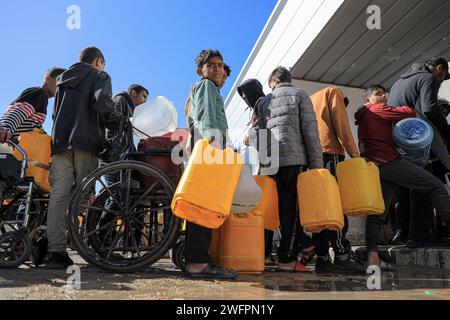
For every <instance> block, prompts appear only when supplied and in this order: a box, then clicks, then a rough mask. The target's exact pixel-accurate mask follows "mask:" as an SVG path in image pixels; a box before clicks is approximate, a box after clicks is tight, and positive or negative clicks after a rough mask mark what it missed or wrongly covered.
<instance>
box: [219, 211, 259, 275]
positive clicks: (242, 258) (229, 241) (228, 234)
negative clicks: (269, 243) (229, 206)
mask: <svg viewBox="0 0 450 320" xmlns="http://www.w3.org/2000/svg"><path fill="white" fill-rule="evenodd" d="M264 255H265V250H264V219H263V217H261V216H255V215H254V214H231V215H230V216H229V217H228V219H227V220H226V221H225V223H224V224H223V226H222V227H221V228H220V249H219V256H220V258H219V264H220V265H221V266H222V267H225V268H230V269H234V270H236V272H238V273H244V274H261V273H263V272H264V268H265V261H264Z"/></svg>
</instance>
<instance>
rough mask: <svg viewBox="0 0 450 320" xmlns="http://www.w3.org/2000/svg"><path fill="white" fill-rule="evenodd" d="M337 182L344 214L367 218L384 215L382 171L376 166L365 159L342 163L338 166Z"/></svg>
mask: <svg viewBox="0 0 450 320" xmlns="http://www.w3.org/2000/svg"><path fill="white" fill-rule="evenodd" d="M337 180H338V184H339V190H340V193H341V202H342V210H343V212H344V214H346V215H348V216H367V215H377V214H383V213H384V211H385V207H384V200H383V193H382V191H381V182H380V171H379V170H378V167H377V165H376V164H374V163H372V162H367V161H366V160H365V159H363V158H356V159H351V160H347V161H344V162H341V163H339V164H338V166H337Z"/></svg>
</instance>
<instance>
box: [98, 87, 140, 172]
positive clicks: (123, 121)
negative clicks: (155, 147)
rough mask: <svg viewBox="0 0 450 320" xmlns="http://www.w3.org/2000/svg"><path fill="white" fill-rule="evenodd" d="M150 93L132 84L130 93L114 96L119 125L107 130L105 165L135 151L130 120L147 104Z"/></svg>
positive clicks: (103, 158) (129, 89) (104, 154)
mask: <svg viewBox="0 0 450 320" xmlns="http://www.w3.org/2000/svg"><path fill="white" fill-rule="evenodd" d="M148 95H149V92H148V90H147V89H146V88H144V87H143V86H141V85H138V84H132V85H131V86H130V87H129V88H128V91H127V92H126V91H123V92H120V93H118V94H117V95H116V96H114V98H113V101H114V104H115V106H114V108H115V111H116V113H117V115H120V116H119V117H118V119H117V125H116V126H115V127H114V128H111V129H107V130H106V140H107V145H108V148H107V150H105V152H104V153H103V154H102V155H101V157H102V160H103V163H110V162H114V161H119V160H120V158H121V156H123V155H124V154H126V153H127V152H128V151H131V150H134V145H133V141H132V140H131V141H129V140H130V139H131V135H130V134H129V133H130V132H129V130H131V129H132V128H131V126H130V119H131V118H132V117H133V113H134V110H135V109H136V108H137V107H138V106H140V105H142V104H144V103H145V102H147V98H148Z"/></svg>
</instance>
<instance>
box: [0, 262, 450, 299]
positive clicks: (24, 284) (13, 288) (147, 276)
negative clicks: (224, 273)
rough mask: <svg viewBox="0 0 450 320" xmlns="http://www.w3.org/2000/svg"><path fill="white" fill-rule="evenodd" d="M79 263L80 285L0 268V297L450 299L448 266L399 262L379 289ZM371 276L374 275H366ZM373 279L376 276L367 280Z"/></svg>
mask: <svg viewBox="0 0 450 320" xmlns="http://www.w3.org/2000/svg"><path fill="white" fill-rule="evenodd" d="M73 258H75V261H76V262H77V263H78V265H79V266H80V267H81V284H80V285H81V288H80V290H75V289H73V288H72V287H68V286H67V285H66V284H67V282H66V280H67V278H68V277H69V276H70V275H69V274H67V273H66V272H65V271H49V270H45V269H35V268H30V267H27V266H23V267H21V268H20V269H17V270H0V299H3V300H4V299H38V300H41V299H50V300H72V299H86V300H89V299H138V300H172V299H194V300H203V299H206V300H209V299H215V300H216V299H217V300H241V299H242V300H275V299H283V300H292V299H295V300H320V299H351V300H355V299H364V300H366V299H367V300H369V299H370V300H378V299H388V300H393V299H394V300H395V299H407V300H411V299H420V300H423V299H426V300H429V299H430V300H434V299H446V300H448V299H450V272H448V271H444V270H440V269H422V268H421V269H413V268H410V267H407V268H405V267H399V268H397V269H396V270H395V271H385V272H382V273H381V281H380V283H379V284H380V285H381V290H375V291H371V290H369V289H368V287H367V281H368V276H365V275H362V276H318V275H315V274H313V273H310V274H290V273H276V272H266V273H264V274H262V275H240V276H239V277H238V278H237V280H235V281H198V280H197V281H193V280H190V279H187V278H185V277H184V276H183V275H182V273H181V272H180V271H179V270H177V269H175V267H174V266H173V264H172V263H171V262H170V260H168V259H165V260H162V261H161V262H160V263H158V264H157V265H155V266H154V268H151V269H149V270H146V271H145V272H141V273H137V274H128V275H123V274H109V273H104V272H101V271H99V270H97V269H95V268H92V267H90V266H88V265H86V264H85V263H84V262H83V261H82V260H81V259H80V258H79V257H77V256H73ZM371 280H373V279H371ZM369 282H370V283H371V284H372V285H376V282H374V281H369Z"/></svg>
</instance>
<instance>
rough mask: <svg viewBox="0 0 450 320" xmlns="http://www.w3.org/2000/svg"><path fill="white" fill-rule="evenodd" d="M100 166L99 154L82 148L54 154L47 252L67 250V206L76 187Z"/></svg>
mask: <svg viewBox="0 0 450 320" xmlns="http://www.w3.org/2000/svg"><path fill="white" fill-rule="evenodd" d="M97 167H98V157H97V156H95V155H94V154H92V153H90V152H87V151H82V150H73V149H72V150H67V151H65V152H63V153H59V154H56V155H53V156H52V166H51V169H50V184H51V186H52V192H51V193H50V202H49V205H48V214H47V234H48V241H49V244H48V251H49V252H55V253H64V252H66V249H67V221H66V220H67V219H66V214H67V209H68V206H69V202H70V199H71V197H72V193H73V191H74V188H76V186H78V185H79V184H80V183H81V182H82V181H83V179H84V178H85V177H86V176H87V175H89V174H90V173H92V172H93V171H94V170H95V169H97Z"/></svg>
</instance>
